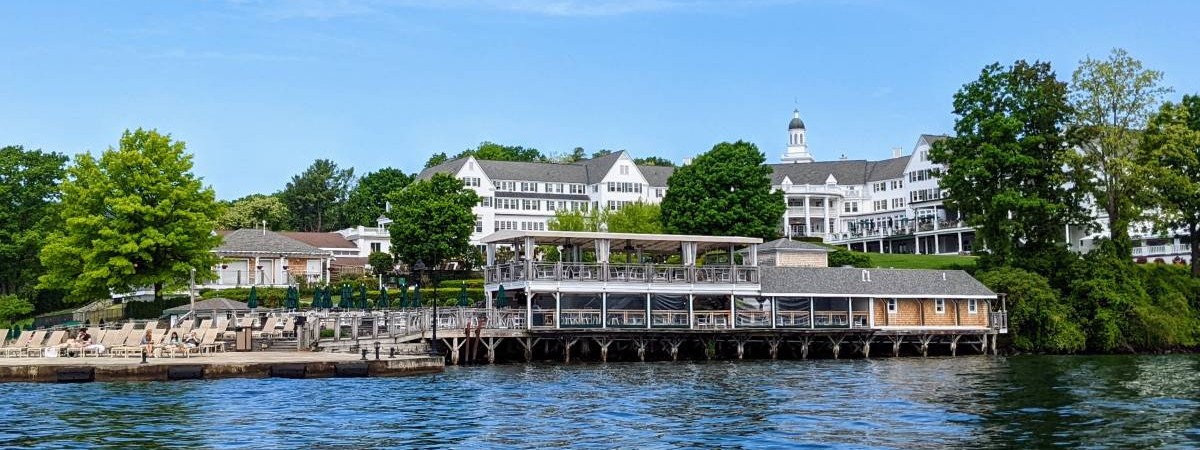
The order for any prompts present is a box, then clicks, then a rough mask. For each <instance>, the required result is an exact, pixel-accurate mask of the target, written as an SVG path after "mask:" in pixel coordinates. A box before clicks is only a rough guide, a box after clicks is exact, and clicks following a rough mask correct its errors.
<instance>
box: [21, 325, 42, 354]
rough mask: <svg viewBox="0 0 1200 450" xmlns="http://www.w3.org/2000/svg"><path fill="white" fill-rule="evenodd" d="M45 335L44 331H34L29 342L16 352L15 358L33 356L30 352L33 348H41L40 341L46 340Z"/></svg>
mask: <svg viewBox="0 0 1200 450" xmlns="http://www.w3.org/2000/svg"><path fill="white" fill-rule="evenodd" d="M46 334H47V332H46V330H37V331H34V332H33V336H31V337H30V338H29V341H28V342H26V343H25V345H22V346H21V347H20V349H19V350H18V351H17V352H16V353H17V354H16V356H34V355H33V354H32V353H31V351H32V350H33V349H35V348H41V346H42V341H45V340H46Z"/></svg>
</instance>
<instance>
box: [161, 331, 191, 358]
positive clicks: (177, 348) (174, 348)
mask: <svg viewBox="0 0 1200 450" xmlns="http://www.w3.org/2000/svg"><path fill="white" fill-rule="evenodd" d="M171 333H175V335H176V336H178V337H179V345H173V344H171V343H170V342H169V341H170V340H171ZM163 336H164V337H163V338H162V341H161V342H159V344H158V345H159V346H160V347H161V348H162V351H161V353H160V354H161V355H167V353H168V352H170V354H169V355H168V356H170V357H171V358H174V357H175V354H176V353H178V352H183V354H184V356H188V355H187V351H186V350H185V347H184V346H183V338H184V337H187V332H186V331H183V328H172V329H171V332H170V333H166V334H164V335H163Z"/></svg>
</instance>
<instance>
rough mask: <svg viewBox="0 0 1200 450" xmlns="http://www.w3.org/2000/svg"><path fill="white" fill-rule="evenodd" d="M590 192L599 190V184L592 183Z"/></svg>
mask: <svg viewBox="0 0 1200 450" xmlns="http://www.w3.org/2000/svg"><path fill="white" fill-rule="evenodd" d="M592 192H593V193H595V192H600V185H599V184H593V185H592Z"/></svg>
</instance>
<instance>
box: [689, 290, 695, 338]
mask: <svg viewBox="0 0 1200 450" xmlns="http://www.w3.org/2000/svg"><path fill="white" fill-rule="evenodd" d="M693 300H695V298H694V297H693V295H692V294H688V329H690V330H694V329H696V310H695V309H693V308H694V305H693V303H692V302H693Z"/></svg>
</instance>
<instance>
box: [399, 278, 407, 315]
mask: <svg viewBox="0 0 1200 450" xmlns="http://www.w3.org/2000/svg"><path fill="white" fill-rule="evenodd" d="M400 307H401V308H404V309H407V308H408V284H407V283H404V282H401V283H400Z"/></svg>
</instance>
